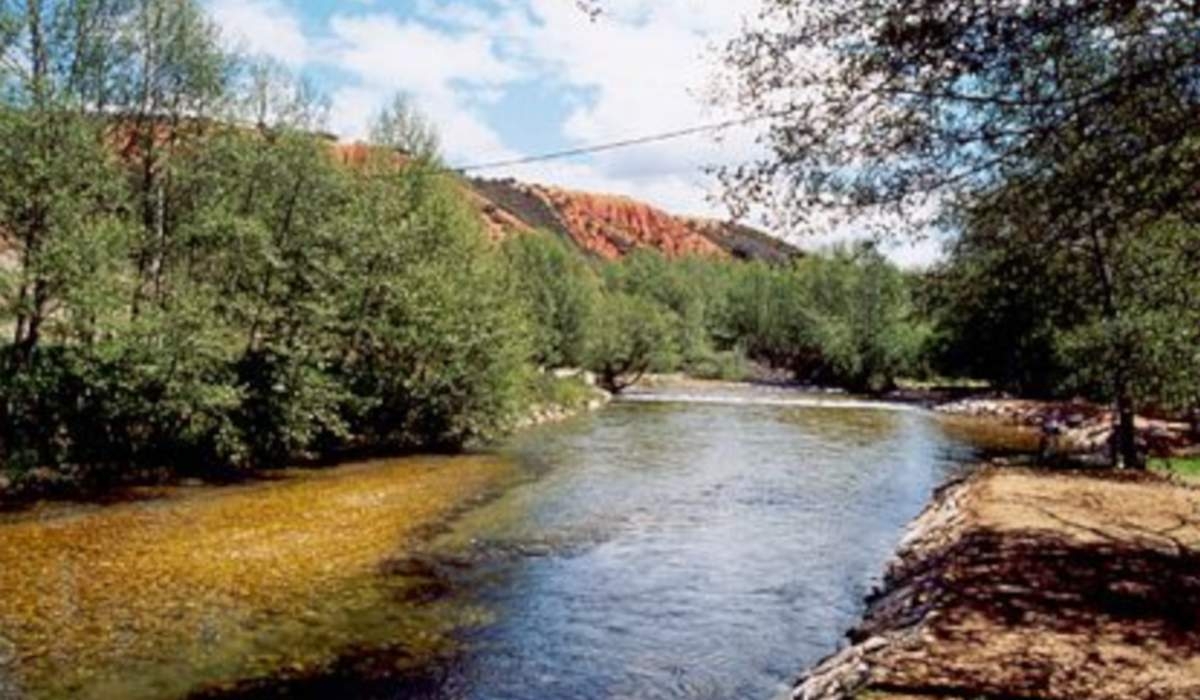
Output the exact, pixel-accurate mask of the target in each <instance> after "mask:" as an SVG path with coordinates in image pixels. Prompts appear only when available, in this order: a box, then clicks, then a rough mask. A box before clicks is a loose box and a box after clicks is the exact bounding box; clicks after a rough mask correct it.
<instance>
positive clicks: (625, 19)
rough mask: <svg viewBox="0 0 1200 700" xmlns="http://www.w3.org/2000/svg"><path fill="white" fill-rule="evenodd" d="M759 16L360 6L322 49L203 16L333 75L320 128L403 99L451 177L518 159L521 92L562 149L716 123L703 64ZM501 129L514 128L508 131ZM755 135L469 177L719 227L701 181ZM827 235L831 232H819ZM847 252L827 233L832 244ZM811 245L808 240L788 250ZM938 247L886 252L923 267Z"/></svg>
mask: <svg viewBox="0 0 1200 700" xmlns="http://www.w3.org/2000/svg"><path fill="white" fill-rule="evenodd" d="M759 2H760V0H749V1H745V2H743V1H737V2H731V1H723V2H713V1H712V0H605V3H604V13H603V14H602V15H601V16H600V17H599V18H598V19H596V20H595V21H593V20H591V19H589V17H588V16H587V15H586V14H585V13H583V12H581V11H580V10H579V9H578V8H577V7H576V6H575V3H573V2H569V1H567V0H497V2H492V3H482V2H479V3H475V2H470V3H468V2H463V1H462V0H416V2H415V3H414V6H413V7H414V11H413V13H412V14H411V16H409V17H408V18H401V17H399V16H398V15H395V14H392V13H390V12H387V11H385V10H384V9H383V7H382V6H380V5H378V4H375V5H374V6H372V7H366V6H365V4H370V0H367V2H366V3H365V4H364V2H363V0H357V5H358V6H357V7H355V4H356V3H345V4H342V5H341V6H340V8H339V9H338V10H337V11H336V13H335V14H334V15H333V16H332V17H330V18H329V19H328V21H327V24H326V26H325V27H324V28H323V30H322V32H321V34H320V35H319V36H310V37H305V36H304V34H303V32H302V31H301V24H300V22H298V21H297V18H296V16H295V15H294V14H293V13H291V12H289V10H288V8H287V7H286V6H284V5H282V4H281V0H249V2H245V1H239V0H213V4H212V8H213V13H214V16H215V17H216V18H217V19H218V21H219V22H220V23H221V25H222V26H223V27H225V28H226V31H227V32H228V33H229V34H231V35H233V36H237V37H240V38H241V39H242V40H243V41H244V42H245V43H246V44H247V45H248V46H249V47H250V48H251V49H253V50H255V51H257V52H261V53H266V54H268V55H272V56H274V57H276V58H278V59H279V60H281V61H284V62H285V63H288V64H289V65H293V66H298V65H308V66H317V67H321V68H326V69H328V68H333V69H335V70H336V71H337V72H338V74H339V75H344V76H345V77H346V79H344V80H340V81H339V83H338V84H337V85H335V86H332V98H333V110H332V115H331V126H332V128H333V129H334V131H336V132H338V133H340V134H341V135H342V136H344V137H347V138H358V137H361V136H362V135H364V133H365V131H366V125H367V122H368V120H369V118H370V116H371V115H372V114H373V113H375V112H376V111H377V110H378V109H379V107H381V106H382V105H383V104H384V102H385V101H386V100H387V99H389V98H390V97H391V95H392V94H394V93H396V92H404V93H407V94H409V95H411V96H412V97H413V98H414V100H415V101H416V103H417V104H418V106H419V107H420V108H421V109H422V111H424V112H425V113H426V114H428V115H429V116H430V118H431V119H432V120H433V121H434V122H435V124H436V125H437V126H438V129H439V132H440V133H441V136H442V142H443V147H444V150H445V152H446V155H447V158H448V160H449V161H450V162H452V163H478V162H491V161H499V160H507V159H511V158H514V157H519V156H523V155H530V154H528V153H519V152H517V151H515V150H514V149H513V148H512V147H510V146H509V145H508V144H506V143H504V140H503V139H502V138H501V136H500V134H499V133H498V131H497V129H496V128H495V127H494V124H496V123H499V122H498V121H496V113H495V112H494V110H496V109H500V108H501V107H498V106H497V105H498V104H499V103H500V102H501V100H503V98H504V96H505V95H506V93H507V91H508V90H509V89H511V88H512V87H514V86H515V85H518V84H523V83H528V82H531V81H538V82H541V83H544V84H546V85H548V86H550V87H551V88H553V89H555V90H560V91H561V92H562V93H563V94H564V95H566V96H567V97H566V98H565V99H564V103H566V104H569V105H570V106H569V109H568V113H567V116H566V118H565V119H564V120H563V122H562V124H561V125H560V128H559V134H557V136H558V139H548V140H547V141H548V142H549V143H553V142H555V141H558V140H565V141H566V142H567V143H568V144H570V145H571V146H575V147H577V146H586V145H591V144H597V143H604V142H610V141H617V140H623V139H628V138H631V137H639V136H644V135H650V134H655V133H660V132H667V131H673V130H677V129H681V128H688V127H692V126H695V125H699V124H708V123H714V122H719V121H724V120H725V119H727V118H729V117H730V116H733V115H731V114H730V113H729V112H723V111H721V110H720V109H717V108H714V107H713V106H711V105H709V104H706V102H705V101H704V100H703V99H702V98H701V97H700V95H702V94H704V93H705V92H706V90H707V88H708V87H710V85H711V81H712V78H713V76H714V71H716V70H717V69H718V65H717V61H716V56H715V54H714V52H713V51H712V49H713V47H714V46H719V45H720V44H722V43H723V42H725V41H726V40H727V39H729V38H731V37H732V36H733V34H734V33H735V32H736V31H738V30H739V29H740V27H741V26H742V22H743V18H746V17H750V16H752V15H753V14H754V13H755V11H756V10H757V9H758V6H759ZM510 116H511V115H510ZM754 133H755V132H754V129H753V128H752V127H739V128H734V129H730V130H727V131H726V132H725V133H724V134H723V136H724V138H723V139H721V140H718V139H716V138H714V137H713V136H712V135H708V134H705V135H697V136H689V137H686V138H681V139H678V140H669V141H663V142H659V143H654V144H649V145H643V146H638V147H636V148H629V149H620V150H614V151H609V152H605V153H600V154H595V155H592V156H590V157H587V158H579V159H572V160H568V161H553V162H543V163H537V164H530V165H523V166H513V167H511V168H507V169H502V170H496V171H488V172H485V173H481V174H482V175H485V176H491V177H501V176H513V177H517V178H520V179H525V180H530V181H539V182H546V183H551V184H556V185H560V186H564V187H572V188H578V189H586V190H594V191H600V192H612V193H618V194H626V195H629V196H634V197H637V198H639V199H642V200H646V201H649V202H651V203H653V204H656V205H658V206H660V207H663V208H665V209H668V210H670V211H673V212H677V213H684V214H697V215H715V216H721V215H723V214H724V210H723V209H722V208H721V207H720V206H719V205H716V204H713V203H712V202H711V201H710V195H712V194H715V192H716V183H715V182H714V181H713V179H711V178H710V177H709V176H707V175H705V174H704V172H703V169H704V167H705V166H711V165H720V164H730V163H736V162H741V161H744V160H746V159H748V158H749V157H751V156H752V155H754V154H756V153H758V147H757V146H756V145H755V144H754ZM832 228H834V227H831V229H832ZM831 237H832V238H844V237H846V236H845V235H844V234H842V233H837V232H836V231H835V232H834V233H832V234H831V235H830V236H828V237H822V238H831ZM799 242H800V243H801V244H804V245H806V247H807V245H808V242H807V241H805V240H801V241H799ZM935 248H936V246H933V245H928V244H927V245H924V246H918V247H916V248H913V249H912V250H909V249H907V248H906V249H904V250H900V249H897V250H896V251H895V252H894V253H893V257H894V258H895V259H898V260H902V261H905V262H915V263H922V262H927V261H928V260H930V259H933V258H934V257H936V255H935V254H934V249H935Z"/></svg>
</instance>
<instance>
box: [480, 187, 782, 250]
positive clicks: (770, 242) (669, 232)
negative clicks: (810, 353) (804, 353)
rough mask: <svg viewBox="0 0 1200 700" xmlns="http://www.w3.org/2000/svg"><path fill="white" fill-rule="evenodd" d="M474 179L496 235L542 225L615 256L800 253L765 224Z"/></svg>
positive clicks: (621, 199) (585, 246) (583, 246)
mask: <svg viewBox="0 0 1200 700" xmlns="http://www.w3.org/2000/svg"><path fill="white" fill-rule="evenodd" d="M470 185H471V187H472V188H473V189H474V191H475V194H476V195H478V196H479V197H480V198H481V199H482V200H483V202H484V203H483V204H482V206H481V207H480V209H481V212H482V213H483V215H484V218H485V220H486V221H487V223H488V227H489V231H490V232H491V233H492V235H493V236H494V237H505V236H508V235H514V234H519V233H521V232H524V231H527V230H530V229H541V230H545V231H550V232H552V233H556V234H558V235H560V236H563V237H564V238H566V239H567V240H569V241H571V242H573V243H574V244H575V245H577V246H578V247H579V248H580V249H581V250H584V251H586V252H588V253H591V254H593V255H597V256H599V257H601V258H604V259H607V260H612V259H616V258H619V257H621V256H623V255H625V254H626V253H629V252H630V251H632V250H635V249H637V248H653V249H655V250H658V251H661V252H662V253H664V254H665V255H667V256H669V257H681V256H685V255H709V256H714V257H732V258H741V259H752V260H768V261H772V262H783V261H786V260H790V259H792V258H794V257H797V256H798V255H800V251H799V250H798V249H796V248H794V247H792V246H791V245H788V244H787V243H784V242H783V241H780V240H778V239H776V238H773V237H771V236H769V235H767V234H766V233H763V232H762V231H758V230H757V229H753V228H750V227H748V226H741V225H738V224H729V223H726V222H722V221H716V220H710V219H697V218H687V217H680V216H674V215H671V214H668V213H667V212H664V211H662V210H661V209H657V208H655V207H652V206H650V205H648V204H645V203H643V202H639V201H637V200H634V199H631V198H629V197H621V196H614V195H602V194H590V193H586V192H574V191H570V190H564V189H560V188H557V187H547V186H544V185H532V184H526V183H521V182H517V181H516V180H511V179H507V180H482V179H477V180H471V181H470ZM514 220H515V221H516V222H518V223H513V222H514Z"/></svg>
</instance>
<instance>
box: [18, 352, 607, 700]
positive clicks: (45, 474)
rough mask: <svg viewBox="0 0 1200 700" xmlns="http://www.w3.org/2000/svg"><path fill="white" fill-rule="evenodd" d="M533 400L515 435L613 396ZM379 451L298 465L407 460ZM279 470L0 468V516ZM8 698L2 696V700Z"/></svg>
mask: <svg viewBox="0 0 1200 700" xmlns="http://www.w3.org/2000/svg"><path fill="white" fill-rule="evenodd" d="M530 394H531V400H530V402H529V405H528V406H527V407H526V409H525V411H524V412H523V414H522V415H521V416H519V417H518V418H517V419H516V420H515V421H513V424H512V431H513V432H520V431H523V430H528V429H530V428H534V427H537V426H540V425H546V424H550V423H558V422H562V421H565V420H569V419H571V418H574V417H576V416H579V415H582V414H585V413H591V412H594V411H598V410H600V409H601V408H603V407H604V406H606V405H608V403H609V402H610V401H611V400H612V395H611V394H609V393H608V392H606V391H604V390H603V389H600V388H598V387H597V386H595V380H594V379H593V378H592V377H590V375H588V374H587V373H585V372H560V373H557V374H555V373H547V374H542V375H539V376H538V377H537V379H536V380H535V381H534V382H533V383H532V386H531V387H530ZM403 456H407V454H401V455H397V454H388V453H386V452H384V453H382V454H381V453H379V452H377V451H369V450H368V451H364V452H362V453H359V452H350V453H345V454H340V455H332V456H328V457H325V458H322V459H316V460H311V461H307V462H306V461H304V460H303V459H301V458H299V457H298V458H297V459H296V461H295V462H294V465H305V466H314V467H318V466H324V465H333V464H338V463H343V462H348V461H355V460H361V459H367V458H375V457H380V458H386V457H403ZM272 471H277V470H270V469H268V470H258V471H256V470H250V471H236V470H216V471H214V472H213V473H205V474H202V475H200V476H196V475H193V474H190V473H180V472H178V471H176V470H175V469H174V468H172V467H171V466H169V465H164V466H161V467H157V468H146V467H141V468H133V467H129V466H128V465H112V464H106V465H64V466H63V467H60V468H50V467H37V468H34V469H28V470H22V471H19V472H18V471H8V470H6V469H5V468H4V466H3V465H0V513H3V512H8V511H17V510H23V509H26V508H29V507H31V506H33V505H34V504H36V503H37V502H39V501H43V500H47V501H78V502H82V503H120V502H123V501H127V500H139V499H141V498H144V497H146V495H147V494H155V493H163V492H166V491H168V490H169V489H171V488H175V487H180V486H199V485H204V484H207V485H231V484H236V483H247V482H253V481H255V480H257V479H260V478H264V477H266V478H269V477H270V474H271V473H272ZM0 697H3V696H0Z"/></svg>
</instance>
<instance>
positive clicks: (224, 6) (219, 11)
mask: <svg viewBox="0 0 1200 700" xmlns="http://www.w3.org/2000/svg"><path fill="white" fill-rule="evenodd" d="M209 12H210V14H211V16H212V18H213V19H214V20H215V21H216V23H217V25H218V26H219V27H220V28H221V31H222V33H223V34H224V35H225V37H226V39H228V40H230V41H231V42H232V43H233V44H234V45H235V47H237V48H238V49H241V50H244V51H246V52H248V53H250V54H251V55H255V56H267V57H270V58H274V59H275V60H277V61H279V62H280V63H283V64H284V65H287V66H290V67H293V68H296V67H299V66H301V65H303V64H304V63H305V62H306V61H307V60H308V59H309V58H310V51H309V42H308V39H307V37H306V36H305V35H304V31H303V30H302V28H301V26H300V21H299V20H298V19H297V17H296V16H295V15H294V14H293V13H292V12H291V11H290V10H289V9H288V8H287V7H285V6H284V5H283V4H281V3H280V2H279V1H278V0H214V1H213V2H211V3H210V4H209Z"/></svg>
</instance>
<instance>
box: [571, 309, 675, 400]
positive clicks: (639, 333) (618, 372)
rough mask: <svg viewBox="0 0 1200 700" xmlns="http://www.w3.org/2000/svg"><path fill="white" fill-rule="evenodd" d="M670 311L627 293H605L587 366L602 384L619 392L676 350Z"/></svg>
mask: <svg viewBox="0 0 1200 700" xmlns="http://www.w3.org/2000/svg"><path fill="white" fill-rule="evenodd" d="M675 344H676V339H675V337H674V334H673V333H672V323H671V319H670V311H669V310H667V309H665V308H663V307H662V305H660V304H657V303H655V302H653V301H651V300H649V299H645V298H643V297H638V296H633V295H631V294H628V293H625V292H608V293H606V294H603V295H602V296H601V298H600V303H599V305H598V308H597V311H596V316H595V322H594V324H593V327H592V331H591V333H590V337H589V343H588V350H587V367H588V369H590V370H592V371H593V372H596V373H597V374H598V375H599V382H600V385H601V386H603V387H604V388H605V389H607V390H609V391H611V392H613V393H614V394H619V393H621V392H622V391H624V390H625V389H628V388H629V387H630V386H632V385H634V384H636V383H637V382H638V380H640V379H641V378H642V377H643V376H644V375H645V374H646V372H648V371H650V370H651V369H652V368H654V367H655V365H668V364H671V363H672V361H673V360H672V359H671V357H672V355H673V354H674V353H675V352H676V348H675Z"/></svg>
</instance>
